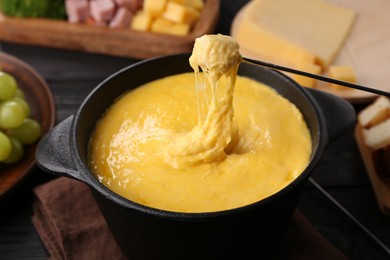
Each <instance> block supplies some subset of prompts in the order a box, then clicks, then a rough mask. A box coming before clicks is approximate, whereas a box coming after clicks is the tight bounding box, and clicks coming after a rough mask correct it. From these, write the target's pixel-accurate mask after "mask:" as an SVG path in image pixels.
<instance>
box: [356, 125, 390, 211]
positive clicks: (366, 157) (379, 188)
mask: <svg viewBox="0 0 390 260" xmlns="http://www.w3.org/2000/svg"><path fill="white" fill-rule="evenodd" d="M355 138H356V141H357V144H358V148H359V151H360V154H361V156H362V159H363V162H364V165H365V166H366V170H367V173H368V177H369V178H370V181H371V185H372V187H373V189H374V192H375V195H376V198H377V201H378V205H379V208H380V210H381V211H382V212H383V214H385V215H387V216H390V182H384V181H383V180H382V179H381V178H380V177H379V175H378V173H377V172H376V171H375V168H374V163H373V160H372V152H373V151H372V149H370V148H369V147H368V146H367V145H366V144H365V142H364V137H363V129H362V127H361V126H360V125H359V124H358V125H357V126H356V128H355Z"/></svg>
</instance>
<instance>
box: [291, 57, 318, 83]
mask: <svg viewBox="0 0 390 260" xmlns="http://www.w3.org/2000/svg"><path fill="white" fill-rule="evenodd" d="M296 68H297V69H298V70H301V71H304V72H308V73H312V74H317V75H319V74H321V67H320V66H318V65H316V64H314V63H306V62H302V63H298V65H297V66H296ZM292 78H293V79H294V80H295V81H296V82H297V83H298V84H300V85H301V86H303V87H309V88H312V87H314V86H315V82H316V80H315V79H314V78H311V77H305V76H302V75H298V74H294V75H292Z"/></svg>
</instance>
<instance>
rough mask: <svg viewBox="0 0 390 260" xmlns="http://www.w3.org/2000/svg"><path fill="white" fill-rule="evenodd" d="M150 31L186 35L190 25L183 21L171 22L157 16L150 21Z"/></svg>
mask: <svg viewBox="0 0 390 260" xmlns="http://www.w3.org/2000/svg"><path fill="white" fill-rule="evenodd" d="M151 31H152V32H155V33H163V34H172V35H180V36H184V35H187V34H188V32H189V31H190V25H188V24H183V23H173V22H171V21H169V20H166V19H164V18H157V19H156V20H154V22H153V23H152V27H151Z"/></svg>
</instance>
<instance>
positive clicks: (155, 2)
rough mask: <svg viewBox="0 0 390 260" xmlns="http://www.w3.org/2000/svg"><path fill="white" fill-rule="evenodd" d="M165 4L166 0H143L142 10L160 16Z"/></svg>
mask: <svg viewBox="0 0 390 260" xmlns="http://www.w3.org/2000/svg"><path fill="white" fill-rule="evenodd" d="M166 4H167V0H145V1H144V8H143V10H144V11H145V12H146V13H147V14H149V15H151V16H154V17H157V16H160V15H161V14H162V13H163V12H164V10H165V6H166Z"/></svg>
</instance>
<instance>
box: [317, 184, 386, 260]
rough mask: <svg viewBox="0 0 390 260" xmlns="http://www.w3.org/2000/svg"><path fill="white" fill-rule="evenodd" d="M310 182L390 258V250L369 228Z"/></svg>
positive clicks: (322, 189)
mask: <svg viewBox="0 0 390 260" xmlns="http://www.w3.org/2000/svg"><path fill="white" fill-rule="evenodd" d="M309 182H310V183H311V184H312V185H313V186H314V187H315V188H316V189H317V190H319V191H320V192H321V193H322V195H324V196H325V197H326V198H327V199H328V200H329V201H330V202H331V203H332V204H333V205H334V206H336V208H338V209H339V210H340V211H341V212H342V213H344V215H345V216H346V217H348V218H349V220H351V221H352V222H353V223H354V224H355V225H356V226H358V227H359V228H360V230H361V231H363V233H365V234H366V235H367V236H368V237H369V238H370V239H371V240H372V241H373V242H374V243H375V244H376V245H377V246H378V247H379V248H380V249H382V250H383V252H384V253H386V255H388V256H390V249H389V248H388V247H387V246H386V245H385V244H383V243H382V241H380V240H379V239H378V238H377V237H376V236H375V235H374V234H373V233H372V232H371V231H370V230H368V228H366V227H365V226H364V225H363V224H362V223H361V222H360V221H359V220H357V219H356V218H355V217H354V216H353V215H352V214H351V213H350V212H349V211H348V210H347V209H346V208H344V207H343V206H342V205H341V204H340V203H339V202H338V201H337V200H336V199H335V198H333V197H332V195H330V194H329V193H328V192H327V191H326V190H325V189H324V188H322V187H321V186H320V185H319V184H318V183H317V182H316V181H315V180H313V179H312V178H309Z"/></svg>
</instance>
